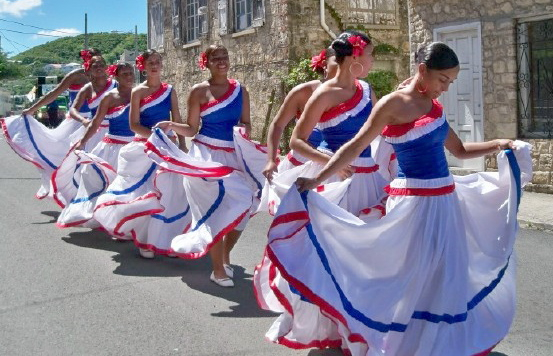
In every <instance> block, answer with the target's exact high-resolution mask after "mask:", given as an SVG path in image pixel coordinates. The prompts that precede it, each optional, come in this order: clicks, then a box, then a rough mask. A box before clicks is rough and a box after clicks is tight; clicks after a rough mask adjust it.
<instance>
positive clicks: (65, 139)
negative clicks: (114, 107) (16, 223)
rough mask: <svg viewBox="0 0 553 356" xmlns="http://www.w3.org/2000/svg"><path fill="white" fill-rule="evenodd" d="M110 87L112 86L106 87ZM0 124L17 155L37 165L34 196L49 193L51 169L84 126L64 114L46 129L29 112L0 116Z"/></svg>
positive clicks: (50, 192)
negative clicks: (61, 119)
mask: <svg viewBox="0 0 553 356" xmlns="http://www.w3.org/2000/svg"><path fill="white" fill-rule="evenodd" d="M112 85H113V84H112ZM111 88H112V86H110V87H109V89H111ZM103 94H105V92H103ZM83 110H84V109H83ZM82 114H83V116H85V117H87V116H90V115H91V114H90V113H89V112H84V113H82ZM0 125H2V132H3V133H4V136H5V137H6V142H7V143H8V144H9V145H10V147H11V148H12V149H13V150H14V151H15V152H16V153H17V154H18V155H19V156H21V158H23V159H24V160H26V161H29V162H31V163H33V164H34V165H35V166H36V167H37V168H38V169H39V172H40V175H41V183H42V184H41V187H40V189H39V190H38V192H37V193H36V197H37V198H38V199H43V198H45V197H47V196H50V197H51V196H52V190H51V186H50V178H51V176H52V173H53V171H54V170H55V169H56V168H58V166H59V165H60V164H61V162H62V161H63V159H64V158H65V156H66V155H67V152H69V149H70V148H71V145H72V144H73V143H75V142H76V141H77V140H78V139H80V138H81V137H82V135H83V134H84V131H85V127H83V126H82V125H81V124H80V123H78V122H77V121H75V120H73V119H71V118H66V119H65V120H64V121H63V122H62V123H61V124H60V126H58V127H57V128H55V129H49V128H47V127H46V126H44V125H43V124H41V123H40V122H38V121H37V120H35V119H34V118H33V117H32V116H23V115H21V116H11V117H8V118H4V119H0ZM77 127H79V128H77ZM102 137H103V134H101V136H99V138H96V139H95V140H96V142H98V141H99V140H101V138H102ZM89 147H94V146H89Z"/></svg>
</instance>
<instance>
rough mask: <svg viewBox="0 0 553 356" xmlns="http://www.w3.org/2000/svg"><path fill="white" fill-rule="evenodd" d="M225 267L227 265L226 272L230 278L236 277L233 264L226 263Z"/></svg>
mask: <svg viewBox="0 0 553 356" xmlns="http://www.w3.org/2000/svg"><path fill="white" fill-rule="evenodd" d="M223 267H225V272H226V274H227V276H229V277H230V278H234V268H232V266H231V265H227V264H226V263H225V264H224V265H223Z"/></svg>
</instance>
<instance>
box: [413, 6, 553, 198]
mask: <svg viewBox="0 0 553 356" xmlns="http://www.w3.org/2000/svg"><path fill="white" fill-rule="evenodd" d="M408 6H409V34H410V35H409V36H410V38H409V40H410V45H411V52H413V51H415V50H416V48H418V47H419V46H420V45H421V44H424V43H428V42H431V41H443V42H446V43H447V44H448V45H450V46H451V47H452V48H454V49H455V51H456V52H457V54H458V56H459V59H460V62H461V72H460V74H459V77H458V79H457V80H456V82H455V83H454V84H453V85H452V86H451V87H450V90H449V92H448V93H446V94H444V96H443V98H442V99H441V101H442V102H443V103H444V107H445V109H446V114H447V118H448V120H449V122H450V125H451V126H452V127H453V128H454V129H455V130H456V132H457V133H458V134H459V136H460V137H461V139H462V140H464V141H484V140H489V139H494V138H518V139H522V140H526V141H529V142H530V143H532V144H533V145H534V153H533V162H534V177H533V180H532V184H531V185H530V186H529V187H528V189H529V190H532V191H537V192H545V193H553V173H552V167H553V163H552V157H553V141H552V137H553V2H552V1H551V0H489V1H488V0H486V1H484V0H467V1H457V0H440V1H435V0H409V5H408ZM450 164H452V165H454V166H458V167H460V168H462V169H465V170H473V169H477V170H480V169H483V168H486V169H496V168H497V167H496V162H495V160H494V157H491V156H490V157H487V158H486V159H475V160H468V161H465V162H457V161H456V160H455V159H453V158H452V159H451V160H450Z"/></svg>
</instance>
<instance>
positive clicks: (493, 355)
mask: <svg viewBox="0 0 553 356" xmlns="http://www.w3.org/2000/svg"><path fill="white" fill-rule="evenodd" d="M488 356H508V355H507V354H504V353H503V352H495V351H494V352H492V353H490V354H488Z"/></svg>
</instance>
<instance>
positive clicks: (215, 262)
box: [209, 240, 227, 279]
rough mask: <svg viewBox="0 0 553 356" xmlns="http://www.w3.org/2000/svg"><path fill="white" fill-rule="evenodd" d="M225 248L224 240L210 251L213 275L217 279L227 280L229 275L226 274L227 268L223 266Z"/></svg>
mask: <svg viewBox="0 0 553 356" xmlns="http://www.w3.org/2000/svg"><path fill="white" fill-rule="evenodd" d="M223 251H224V246H223V240H220V241H219V242H217V243H216V244H215V245H213V246H212V247H211V250H209V255H210V256H211V265H212V266H213V274H214V275H215V278H218V279H221V278H227V273H226V272H225V267H224V266H223V256H224V253H223Z"/></svg>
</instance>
